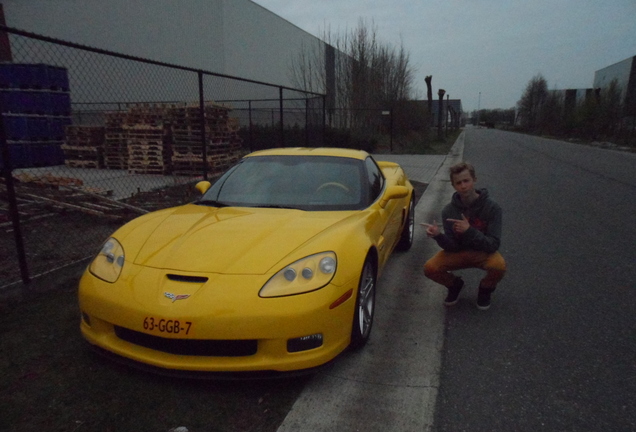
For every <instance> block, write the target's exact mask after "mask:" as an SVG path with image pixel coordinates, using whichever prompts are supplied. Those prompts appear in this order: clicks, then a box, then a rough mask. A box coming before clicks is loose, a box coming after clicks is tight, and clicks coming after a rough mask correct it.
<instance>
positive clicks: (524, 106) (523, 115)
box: [517, 74, 548, 130]
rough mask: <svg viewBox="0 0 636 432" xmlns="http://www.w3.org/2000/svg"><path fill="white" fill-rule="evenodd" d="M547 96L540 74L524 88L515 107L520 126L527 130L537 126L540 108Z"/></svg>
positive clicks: (546, 85) (545, 84)
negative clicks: (517, 111)
mask: <svg viewBox="0 0 636 432" xmlns="http://www.w3.org/2000/svg"><path fill="white" fill-rule="evenodd" d="M547 96H548V83H547V81H546V80H545V78H543V76H542V75H541V74H538V75H536V76H534V77H533V78H532V79H531V80H530V82H528V85H527V86H526V89H525V91H524V92H523V95H522V96H521V99H520V100H519V102H517V107H518V110H519V120H520V122H521V125H522V126H524V127H526V128H527V129H529V130H535V129H536V128H537V127H538V126H539V123H538V122H539V116H540V113H541V108H542V106H543V104H544V102H545V100H546V98H547Z"/></svg>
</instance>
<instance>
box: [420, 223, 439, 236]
mask: <svg viewBox="0 0 636 432" xmlns="http://www.w3.org/2000/svg"><path fill="white" fill-rule="evenodd" d="M420 225H422V226H423V227H426V235H427V236H429V237H431V238H432V237H435V236H438V235H439V227H438V226H437V222H435V219H433V223H432V224H427V223H421V224H420Z"/></svg>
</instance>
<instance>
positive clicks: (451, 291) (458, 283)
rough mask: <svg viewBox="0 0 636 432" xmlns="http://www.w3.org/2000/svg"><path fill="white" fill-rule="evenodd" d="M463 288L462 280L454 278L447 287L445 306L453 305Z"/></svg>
mask: <svg viewBox="0 0 636 432" xmlns="http://www.w3.org/2000/svg"><path fill="white" fill-rule="evenodd" d="M462 288H464V280H463V279H462V278H460V277H458V278H456V279H455V282H454V283H453V285H452V286H451V287H448V295H447V296H446V299H445V300H444V304H445V305H446V306H455V305H456V304H457V301H458V300H459V293H460V291H461V290H462Z"/></svg>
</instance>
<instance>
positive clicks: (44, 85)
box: [0, 63, 51, 89]
mask: <svg viewBox="0 0 636 432" xmlns="http://www.w3.org/2000/svg"><path fill="white" fill-rule="evenodd" d="M49 68H50V66H48V65H45V64H42V63H37V64H25V63H0V88H13V89H48V88H50V86H51V85H50V80H49Z"/></svg>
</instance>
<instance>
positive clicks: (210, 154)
mask: <svg viewBox="0 0 636 432" xmlns="http://www.w3.org/2000/svg"><path fill="white" fill-rule="evenodd" d="M230 111H231V108H229V107H226V106H223V105H218V104H214V103H207V104H206V105H205V108H204V116H203V122H202V119H201V113H200V109H199V105H187V106H183V107H174V108H172V109H171V116H170V117H171V123H172V128H171V130H172V134H171V135H172V172H173V174H176V175H189V176H192V175H199V174H201V172H202V171H203V167H204V165H203V164H204V161H203V151H202V150H203V148H202V143H203V136H202V135H203V131H205V150H206V161H205V163H206V164H207V168H208V171H209V172H211V173H212V174H214V173H220V172H221V171H224V170H225V169H227V168H228V167H229V166H230V165H232V164H233V163H235V162H236V161H237V160H238V159H239V158H240V156H241V139H240V138H239V136H238V121H237V120H238V119H231V118H230V117H229V112H230Z"/></svg>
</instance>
